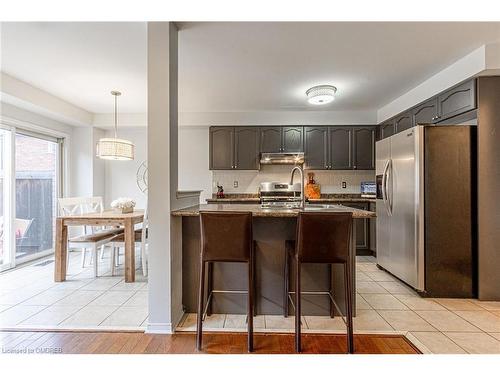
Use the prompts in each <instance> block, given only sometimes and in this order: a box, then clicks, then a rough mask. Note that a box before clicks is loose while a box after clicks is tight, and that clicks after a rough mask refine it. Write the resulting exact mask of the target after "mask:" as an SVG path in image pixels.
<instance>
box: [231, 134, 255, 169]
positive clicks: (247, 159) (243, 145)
mask: <svg viewBox="0 0 500 375" xmlns="http://www.w3.org/2000/svg"><path fill="white" fill-rule="evenodd" d="M259 134H260V133H259V128H256V127H235V128H234V156H235V157H234V168H235V169H259Z"/></svg>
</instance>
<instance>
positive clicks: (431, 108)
mask: <svg viewBox="0 0 500 375" xmlns="http://www.w3.org/2000/svg"><path fill="white" fill-rule="evenodd" d="M411 112H412V118H413V125H415V126H416V125H419V124H432V123H433V122H435V121H436V120H437V116H438V100H437V98H433V99H431V100H428V101H426V102H424V103H422V104H420V105H418V106H416V107H415V108H413V109H412V111H411Z"/></svg>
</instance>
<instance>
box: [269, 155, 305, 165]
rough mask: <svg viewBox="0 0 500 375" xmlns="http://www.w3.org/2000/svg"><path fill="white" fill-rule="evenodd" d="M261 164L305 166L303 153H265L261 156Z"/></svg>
mask: <svg viewBox="0 0 500 375" xmlns="http://www.w3.org/2000/svg"><path fill="white" fill-rule="evenodd" d="M260 164H289V165H298V164H304V153H303V152H263V153H262V154H260Z"/></svg>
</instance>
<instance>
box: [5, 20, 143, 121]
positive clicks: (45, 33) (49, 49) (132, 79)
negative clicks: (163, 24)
mask: <svg viewBox="0 0 500 375" xmlns="http://www.w3.org/2000/svg"><path fill="white" fill-rule="evenodd" d="M1 34H2V46H1V48H2V61H1V64H2V71H3V72H5V73H7V74H9V75H11V76H13V77H15V78H18V79H20V80H22V81H24V82H27V83H29V84H31V85H33V86H35V87H37V88H40V89H42V90H44V91H47V92H49V93H50V94H52V95H55V96H57V97H59V98H61V99H64V100H66V101H68V102H69V103H72V104H74V105H76V106H78V107H81V108H83V109H85V110H87V111H89V112H93V113H109V112H113V100H114V99H113V97H112V96H111V94H110V91H111V90H119V91H121V92H122V94H123V95H122V96H121V97H120V98H119V102H118V106H119V110H120V111H125V112H130V113H136V112H146V108H147V43H146V42H147V39H146V38H147V25H146V23H144V22H125V23H123V22H47V23H43V22H26V23H17V22H16V23H8V22H4V23H2V33H1Z"/></svg>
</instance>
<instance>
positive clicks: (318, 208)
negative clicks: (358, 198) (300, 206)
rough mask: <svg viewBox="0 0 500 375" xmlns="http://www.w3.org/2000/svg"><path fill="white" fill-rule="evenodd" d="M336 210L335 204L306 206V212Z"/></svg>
mask: <svg viewBox="0 0 500 375" xmlns="http://www.w3.org/2000/svg"><path fill="white" fill-rule="evenodd" d="M332 208H336V205H334V204H306V206H305V207H304V211H321V210H328V209H332Z"/></svg>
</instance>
